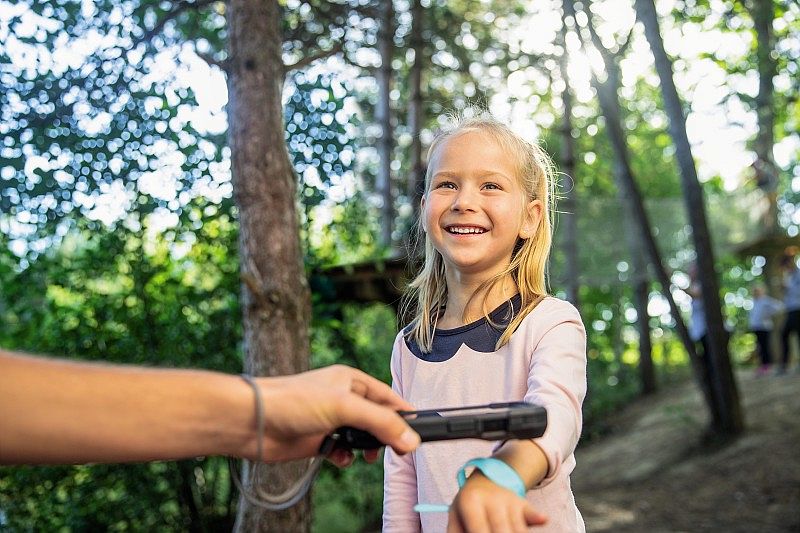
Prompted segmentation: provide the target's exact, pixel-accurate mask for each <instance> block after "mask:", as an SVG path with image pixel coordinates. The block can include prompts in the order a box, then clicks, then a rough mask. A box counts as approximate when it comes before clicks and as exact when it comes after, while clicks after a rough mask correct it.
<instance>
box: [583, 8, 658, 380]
mask: <svg viewBox="0 0 800 533" xmlns="http://www.w3.org/2000/svg"><path fill="white" fill-rule="evenodd" d="M587 27H588V29H589V35H590V36H591V39H592V44H593V45H594V48H595V49H596V50H597V51H599V52H600V55H601V57H602V58H603V65H604V66H605V71H606V80H605V82H599V81H598V82H597V84H596V86H598V87H599V86H600V85H602V87H599V88H598V91H602V92H603V96H601V97H600V99H601V100H602V101H603V102H604V104H605V105H603V103H601V107H602V108H603V112H604V115H605V116H606V119H607V120H614V121H615V124H622V123H623V121H624V117H623V116H622V106H620V105H619V89H620V87H621V85H622V81H621V72H620V65H619V63H620V60H621V58H623V57H624V56H625V53H626V51H627V49H628V46H629V45H630V43H631V38H632V33H633V32H631V33H630V34H628V36H627V38H625V39H624V40H623V42H622V44H621V45H620V46H618V49H617V50H615V51H612V50H610V49H608V48H607V47H606V46H605V45H603V42H602V40H601V39H600V36H599V35H598V34H597V32H596V31H595V27H594V23H593V17H592V14H591V12H587ZM612 127H613V126H612ZM611 137H612V139H613V141H612V142H617V140H618V137H619V136H618V134H615V135H612V136H611ZM623 152H627V148H625V149H624V150H623V149H622V147H619V146H617V147H616V148H615V157H614V176H615V180H616V182H617V183H620V184H627V183H628V182H632V181H635V178H634V176H633V172H632V170H631V168H630V158H629V157H628V155H627V154H623ZM617 192H618V195H619V199H620V204H621V205H622V206H623V209H624V210H625V211H626V213H627V214H628V216H629V217H630V219H631V220H637V216H636V210H637V208H636V207H635V206H634V203H635V202H636V200H635V199H634V198H633V197H632V196H630V197H629V196H628V194H630V193H631V192H633V190H632V189H631V187H630V186H629V185H628V186H622V187H617ZM633 194H637V193H635V192H634V193H633ZM647 233H650V234H651V235H650V236H649V237H648V236H646V235H645V232H644V231H642V230H639V231H637V230H636V228H634V227H632V226H631V225H627V226H626V227H625V239H626V240H627V241H628V249H629V250H630V255H629V257H630V261H631V271H632V277H633V305H634V308H635V309H636V326H637V330H638V333H639V376H640V379H641V383H642V392H643V393H644V394H652V393H653V392H655V390H656V376H655V367H654V366H653V345H652V341H651V339H650V321H649V315H648V313H647V308H648V304H649V300H650V283H649V281H650V280H649V275H648V273H647V263H646V261H645V258H644V257H643V256H642V254H640V253H639V250H641V249H642V248H647V247H648V245H647V244H646V243H645V242H644V241H646V240H647V239H648V238H649V239H653V236H652V232H651V231H647ZM656 255H657V259H656V261H657V262H658V263H659V264H661V255H660V254H656ZM651 262H652V261H651ZM655 268H656V269H657V270H663V267H658V266H656V267H655ZM665 274H666V273H664V277H665ZM662 279H663V278H662ZM667 289H669V286H667ZM670 295H671V292H670ZM673 305H674V303H673Z"/></svg>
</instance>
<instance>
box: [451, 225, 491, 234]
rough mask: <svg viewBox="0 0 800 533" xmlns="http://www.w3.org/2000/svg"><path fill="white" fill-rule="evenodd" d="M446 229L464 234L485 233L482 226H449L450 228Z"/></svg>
mask: <svg viewBox="0 0 800 533" xmlns="http://www.w3.org/2000/svg"><path fill="white" fill-rule="evenodd" d="M447 231H449V232H450V233H458V234H460V235H466V234H470V233H475V234H477V233H486V230H485V229H482V228H457V227H451V228H448V229H447Z"/></svg>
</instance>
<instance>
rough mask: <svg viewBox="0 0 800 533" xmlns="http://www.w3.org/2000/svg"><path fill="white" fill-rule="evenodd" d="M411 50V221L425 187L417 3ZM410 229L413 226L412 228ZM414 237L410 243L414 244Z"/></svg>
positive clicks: (420, 20)
mask: <svg viewBox="0 0 800 533" xmlns="http://www.w3.org/2000/svg"><path fill="white" fill-rule="evenodd" d="M411 17H412V21H411V49H412V50H414V64H413V65H411V71H410V72H409V76H408V84H409V91H410V98H409V106H408V130H409V133H410V134H411V147H410V151H409V152H410V156H409V157H410V159H411V172H410V173H409V175H408V182H407V183H406V196H407V197H408V201H409V202H411V207H412V212H413V217H412V220H415V221H416V220H419V210H420V200H421V198H422V193H423V188H424V186H425V166H424V164H423V162H422V138H421V137H420V134H421V132H422V116H423V110H422V106H423V101H422V71H423V69H424V56H423V54H424V53H425V43H424V41H423V39H422V32H423V28H424V27H425V21H424V17H425V10H424V9H423V8H422V3H421V1H420V0H412V2H411ZM412 229H413V227H412ZM413 242H414V239H413V237H412V238H410V239H409V243H413ZM420 252H421V250H419V251H418V250H410V251H409V253H410V254H411V255H412V256H415V255H416V254H417V253H420Z"/></svg>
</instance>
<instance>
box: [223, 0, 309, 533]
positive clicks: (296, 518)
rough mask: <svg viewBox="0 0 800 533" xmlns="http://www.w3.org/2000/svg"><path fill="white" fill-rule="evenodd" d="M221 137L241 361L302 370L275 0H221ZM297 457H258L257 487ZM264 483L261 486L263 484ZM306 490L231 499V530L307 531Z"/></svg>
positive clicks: (281, 477)
mask: <svg viewBox="0 0 800 533" xmlns="http://www.w3.org/2000/svg"><path fill="white" fill-rule="evenodd" d="M226 15H227V23H228V34H229V59H228V98H229V101H228V120H229V128H228V141H229V144H230V148H231V172H232V178H233V187H234V200H235V202H236V206H237V208H238V210H239V226H240V235H239V254H240V257H241V267H240V268H241V277H242V281H243V283H242V296H241V299H242V313H243V323H244V342H243V350H244V366H245V370H246V371H247V372H248V373H250V374H253V375H258V376H263V375H283V374H293V373H297V372H301V371H304V370H307V368H308V355H309V339H308V327H309V322H310V314H311V305H310V294H309V289H308V283H307V281H306V276H305V272H304V270H303V266H302V254H301V248H300V237H299V231H298V214H297V211H296V203H297V202H296V195H297V193H296V187H297V179H296V176H295V174H294V170H293V168H292V165H291V162H290V159H289V154H288V152H287V149H286V144H285V141H284V131H285V130H284V124H283V109H282V102H281V91H282V88H283V82H284V66H283V63H282V59H281V43H282V36H281V27H280V21H281V15H280V9H279V6H278V3H277V2H275V1H274V0H267V1H262V2H251V1H248V0H230V1H229V2H228V3H227V9H226ZM302 469H304V464H302V465H301V464H298V463H294V464H289V465H281V466H270V467H266V466H265V465H260V466H258V471H259V477H260V479H262V480H264V482H263V483H262V484H263V485H264V489H265V490H267V491H269V492H273V493H274V492H279V491H283V490H285V489H286V488H287V487H288V486H289V485H290V484H291V483H292V482H293V481H295V480H296V479H297V478H298V477H299V475H300V473H301V470H302ZM267 485H268V486H267ZM310 519H311V512H310V504H309V499H308V498H306V499H304V500H303V501H302V502H301V503H299V504H298V505H296V506H294V507H292V508H291V509H288V510H286V511H282V512H279V513H269V512H266V511H264V510H263V509H261V508H256V507H253V506H251V505H249V504H248V503H247V502H246V501H245V500H244V499H242V498H240V501H239V513H238V516H237V525H236V528H235V529H237V530H238V531H248V532H249V531H275V532H286V531H292V532H294V531H307V530H308V529H309V526H310Z"/></svg>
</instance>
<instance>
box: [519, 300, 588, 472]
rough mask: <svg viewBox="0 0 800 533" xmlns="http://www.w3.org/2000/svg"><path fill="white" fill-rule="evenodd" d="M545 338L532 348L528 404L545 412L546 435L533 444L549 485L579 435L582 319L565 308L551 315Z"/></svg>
mask: <svg viewBox="0 0 800 533" xmlns="http://www.w3.org/2000/svg"><path fill="white" fill-rule="evenodd" d="M544 316H545V319H544V320H546V321H547V324H545V325H544V333H543V334H542V335H541V337H540V338H539V341H538V343H537V344H536V346H535V347H534V348H533V355H532V356H531V363H530V368H529V374H528V392H527V394H526V395H525V401H527V402H531V403H535V404H538V405H541V406H542V407H544V408H545V409H547V430H545V433H544V435H542V436H541V437H539V438H538V439H534V442H535V443H536V444H537V445H538V446H539V447H540V448H541V449H542V451H543V452H544V454H545V456H546V457H547V464H548V469H547V475H546V476H545V478H544V479H543V480H542V481H541V483H540V484H539V485H538V487H543V486H545V485H547V484H549V483H550V482H551V481H552V480H553V479H554V478H555V477H556V475H557V474H558V472H559V470H560V468H561V465H562V463H563V462H564V461H565V460H566V459H567V458H568V457H570V456H571V455H572V454H573V452H574V451H575V447H576V446H577V444H578V439H579V438H580V435H581V428H582V425H583V416H582V413H581V406H582V404H583V400H584V398H585V397H586V330H585V329H584V327H583V322H582V321H581V317H580V314H579V313H578V311H577V309H575V308H574V307H573V306H572V305H569V304H567V303H566V302H563V307H562V308H561V309H557V310H554V312H548V313H547V314H546V315H544Z"/></svg>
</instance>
